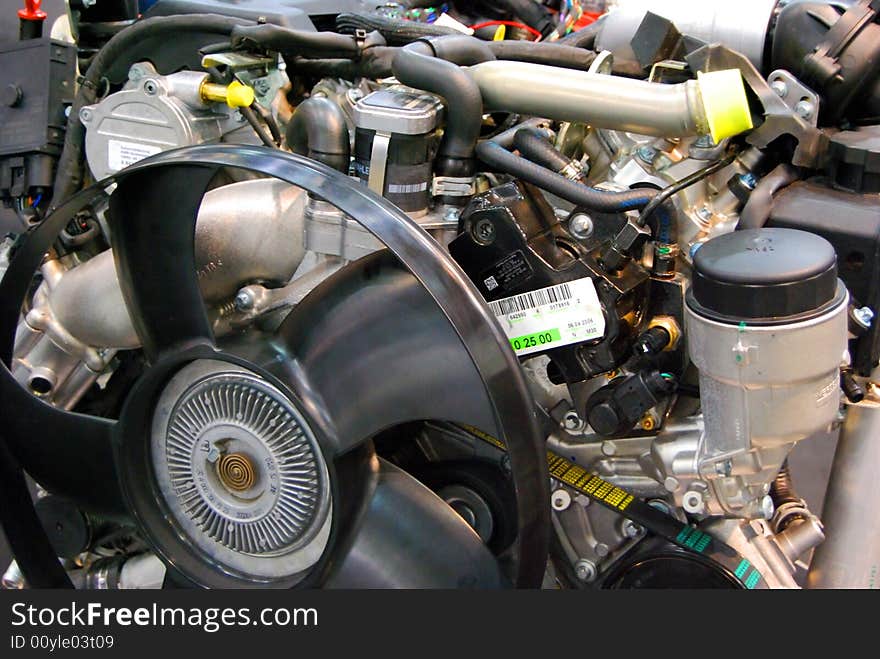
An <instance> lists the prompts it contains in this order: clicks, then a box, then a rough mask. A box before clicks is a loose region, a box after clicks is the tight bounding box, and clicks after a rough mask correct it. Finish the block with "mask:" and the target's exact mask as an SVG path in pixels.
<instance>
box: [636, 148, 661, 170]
mask: <svg viewBox="0 0 880 659" xmlns="http://www.w3.org/2000/svg"><path fill="white" fill-rule="evenodd" d="M636 156H637V157H638V159H639V160H641V161H642V162H645V163H647V164H649V165H650V164H651V163H653V162H654V158H656V157H657V149H655V148H654V147H652V146H640V147H639V148H638V149H636Z"/></svg>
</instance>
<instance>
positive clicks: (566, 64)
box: [486, 39, 596, 71]
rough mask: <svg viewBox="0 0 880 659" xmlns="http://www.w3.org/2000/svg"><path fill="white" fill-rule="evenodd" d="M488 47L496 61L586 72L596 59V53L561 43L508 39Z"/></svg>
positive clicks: (489, 42) (488, 44) (491, 42)
mask: <svg viewBox="0 0 880 659" xmlns="http://www.w3.org/2000/svg"><path fill="white" fill-rule="evenodd" d="M486 45H487V46H488V47H489V50H490V51H491V52H492V54H493V55H495V59H500V60H507V61H510V62H531V63H533V64H545V65H547V66H558V67H560V68H563V69H575V70H578V71H586V70H587V69H589V68H590V64H592V63H593V60H595V59H596V53H594V52H592V51H590V50H585V49H583V48H575V47H574V46H570V45H568V44H561V43H535V42H533V41H518V40H512V39H508V40H505V41H487V42H486Z"/></svg>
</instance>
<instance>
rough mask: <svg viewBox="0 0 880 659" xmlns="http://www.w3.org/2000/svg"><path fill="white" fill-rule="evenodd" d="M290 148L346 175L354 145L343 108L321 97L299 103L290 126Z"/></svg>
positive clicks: (288, 130)
mask: <svg viewBox="0 0 880 659" xmlns="http://www.w3.org/2000/svg"><path fill="white" fill-rule="evenodd" d="M287 146H288V147H290V150H291V151H293V152H294V153H298V154H300V155H302V156H306V157H308V158H311V159H312V160H317V161H319V162H322V163H324V164H325V165H328V166H330V167H332V168H333V169H336V170H338V171H340V172H342V173H343V174H347V173H348V166H349V162H350V160H351V143H350V142H349V137H348V126H347V125H346V123H345V114H344V113H343V111H342V108H340V107H339V105H337V104H336V103H334V102H333V101H331V100H330V99H329V98H325V97H322V96H313V97H311V98H308V99H306V100H305V101H303V102H302V103H300V104H299V105H298V106H297V108H296V111H295V112H294V113H293V117H292V118H291V120H290V123H289V124H288V125H287Z"/></svg>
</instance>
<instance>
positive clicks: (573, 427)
mask: <svg viewBox="0 0 880 659" xmlns="http://www.w3.org/2000/svg"><path fill="white" fill-rule="evenodd" d="M562 426H563V427H564V428H565V429H566V430H569V431H577V430H583V428H584V421H583V419H581V418H580V417H579V416H578V413H577V412H575V411H574V410H569V411H568V412H566V413H565V416H564V417H563V418H562Z"/></svg>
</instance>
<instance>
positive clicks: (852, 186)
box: [827, 126, 880, 193]
mask: <svg viewBox="0 0 880 659" xmlns="http://www.w3.org/2000/svg"><path fill="white" fill-rule="evenodd" d="M827 170H828V175H829V176H830V177H831V178H832V179H833V180H834V183H835V184H836V185H837V186H839V187H841V188H845V189H847V190H852V191H853V192H868V193H873V192H880V126H865V127H863V128H859V129H858V130H843V131H840V132H839V133H836V134H834V135H832V136H831V138H830V140H829V144H828V161H827Z"/></svg>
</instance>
